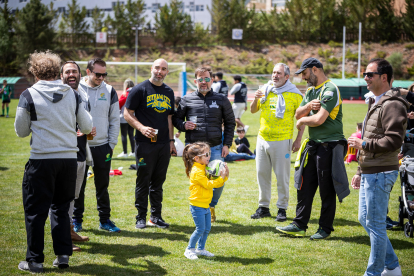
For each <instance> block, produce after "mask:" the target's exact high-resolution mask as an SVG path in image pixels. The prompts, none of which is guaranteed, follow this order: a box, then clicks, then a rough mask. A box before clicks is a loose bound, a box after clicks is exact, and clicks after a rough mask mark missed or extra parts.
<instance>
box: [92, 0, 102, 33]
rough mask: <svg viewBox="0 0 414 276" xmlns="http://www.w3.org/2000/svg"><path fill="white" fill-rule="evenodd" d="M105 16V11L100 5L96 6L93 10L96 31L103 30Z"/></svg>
mask: <svg viewBox="0 0 414 276" xmlns="http://www.w3.org/2000/svg"><path fill="white" fill-rule="evenodd" d="M104 16H105V12H103V11H101V10H100V9H99V8H98V6H96V7H95V8H94V9H93V10H92V14H91V17H92V29H93V31H94V32H95V33H97V32H101V31H102V27H103V26H104V22H103V18H104Z"/></svg>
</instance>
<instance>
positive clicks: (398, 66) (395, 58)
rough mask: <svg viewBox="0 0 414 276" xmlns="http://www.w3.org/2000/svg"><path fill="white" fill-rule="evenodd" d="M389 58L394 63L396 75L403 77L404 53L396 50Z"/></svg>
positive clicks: (393, 67)
mask: <svg viewBox="0 0 414 276" xmlns="http://www.w3.org/2000/svg"><path fill="white" fill-rule="evenodd" d="M387 60H388V61H389V63H391V65H392V69H393V70H394V77H395V78H397V77H401V76H402V71H403V66H402V65H403V54H402V53H398V52H394V53H392V54H391V55H390V56H389V57H388V58H387Z"/></svg>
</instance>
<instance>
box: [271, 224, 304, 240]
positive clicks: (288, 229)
mask: <svg viewBox="0 0 414 276" xmlns="http://www.w3.org/2000/svg"><path fill="white" fill-rule="evenodd" d="M276 230H277V231H279V232H281V233H284V234H288V235H291V236H295V237H304V236H305V232H306V231H305V230H302V229H300V228H299V227H297V226H296V225H294V224H293V223H291V224H289V225H288V226H285V227H280V226H278V227H276Z"/></svg>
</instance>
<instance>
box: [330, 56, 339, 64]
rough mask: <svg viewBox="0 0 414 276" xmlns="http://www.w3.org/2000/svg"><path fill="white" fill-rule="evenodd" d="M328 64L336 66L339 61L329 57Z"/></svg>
mask: <svg viewBox="0 0 414 276" xmlns="http://www.w3.org/2000/svg"><path fill="white" fill-rule="evenodd" d="M328 62H329V63H331V64H333V65H338V63H339V60H338V59H337V58H336V57H331V58H329V59H328Z"/></svg>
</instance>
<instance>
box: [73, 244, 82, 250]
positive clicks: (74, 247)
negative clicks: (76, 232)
mask: <svg viewBox="0 0 414 276" xmlns="http://www.w3.org/2000/svg"><path fill="white" fill-rule="evenodd" d="M72 251H73V252H81V251H82V249H81V248H80V247H79V246H76V245H74V244H73V243H72Z"/></svg>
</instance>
